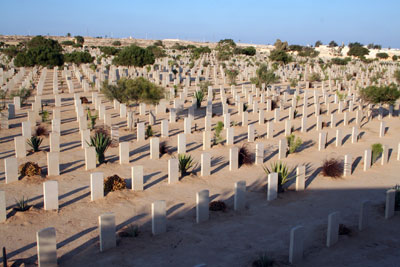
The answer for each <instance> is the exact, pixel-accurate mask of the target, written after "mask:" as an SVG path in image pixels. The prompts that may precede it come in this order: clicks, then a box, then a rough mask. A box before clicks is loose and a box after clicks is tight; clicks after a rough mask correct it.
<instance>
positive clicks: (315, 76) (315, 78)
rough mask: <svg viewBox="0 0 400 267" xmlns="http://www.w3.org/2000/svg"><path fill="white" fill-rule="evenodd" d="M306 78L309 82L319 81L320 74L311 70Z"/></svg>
mask: <svg viewBox="0 0 400 267" xmlns="http://www.w3.org/2000/svg"><path fill="white" fill-rule="evenodd" d="M308 80H309V81H310V82H320V81H321V75H319V73H317V72H313V73H311V74H310V75H309V77H308Z"/></svg>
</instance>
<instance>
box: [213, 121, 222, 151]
mask: <svg viewBox="0 0 400 267" xmlns="http://www.w3.org/2000/svg"><path fill="white" fill-rule="evenodd" d="M223 129H224V123H223V122H222V121H219V122H217V125H216V126H215V128H214V139H213V144H214V145H218V144H219V143H221V142H222V136H221V132H222V130H223Z"/></svg>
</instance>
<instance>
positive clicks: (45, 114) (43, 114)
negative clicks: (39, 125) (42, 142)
mask: <svg viewBox="0 0 400 267" xmlns="http://www.w3.org/2000/svg"><path fill="white" fill-rule="evenodd" d="M40 116H41V117H42V122H46V121H48V120H49V112H48V111H47V110H43V111H41V112H40Z"/></svg>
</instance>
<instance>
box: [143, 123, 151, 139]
mask: <svg viewBox="0 0 400 267" xmlns="http://www.w3.org/2000/svg"><path fill="white" fill-rule="evenodd" d="M145 135H146V139H148V138H150V137H152V136H153V128H151V125H147V128H146V132H145Z"/></svg>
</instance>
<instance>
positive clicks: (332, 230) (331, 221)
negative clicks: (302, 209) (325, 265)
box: [326, 211, 340, 248]
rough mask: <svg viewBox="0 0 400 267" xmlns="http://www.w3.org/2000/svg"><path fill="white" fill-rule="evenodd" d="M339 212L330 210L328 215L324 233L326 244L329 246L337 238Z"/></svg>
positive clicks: (334, 242)
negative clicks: (326, 227)
mask: <svg viewBox="0 0 400 267" xmlns="http://www.w3.org/2000/svg"><path fill="white" fill-rule="evenodd" d="M339 220H340V212H338V211H337V212H332V213H331V214H329V216H328V230H327V235H326V246H327V247H328V248H329V247H331V246H333V245H334V244H336V243H337V241H338V240H339Z"/></svg>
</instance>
